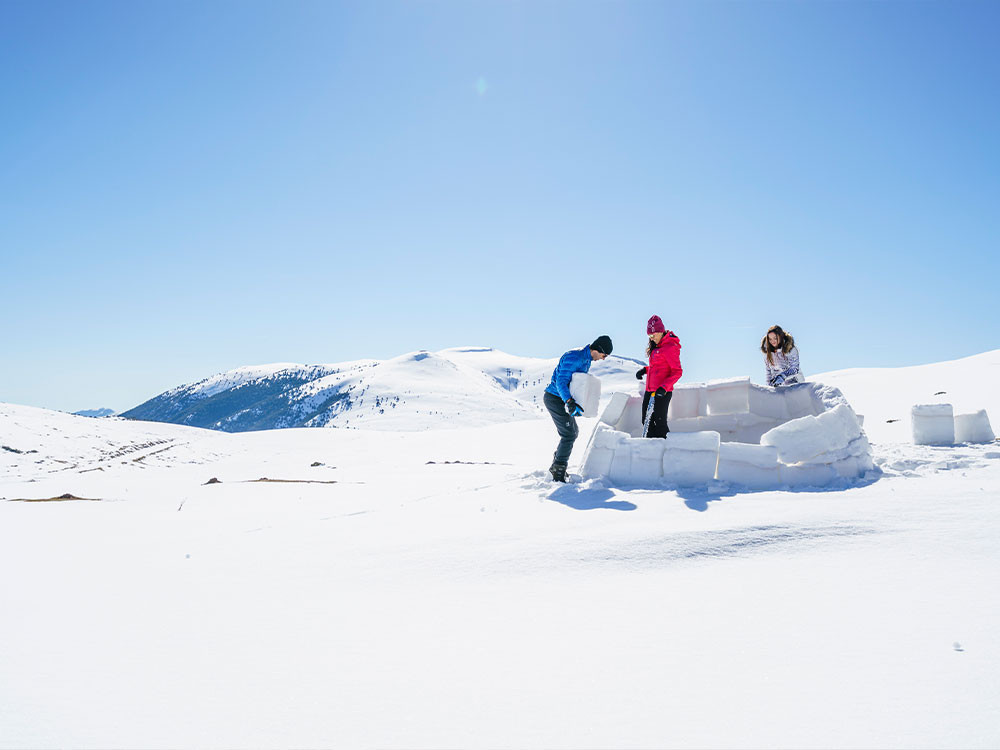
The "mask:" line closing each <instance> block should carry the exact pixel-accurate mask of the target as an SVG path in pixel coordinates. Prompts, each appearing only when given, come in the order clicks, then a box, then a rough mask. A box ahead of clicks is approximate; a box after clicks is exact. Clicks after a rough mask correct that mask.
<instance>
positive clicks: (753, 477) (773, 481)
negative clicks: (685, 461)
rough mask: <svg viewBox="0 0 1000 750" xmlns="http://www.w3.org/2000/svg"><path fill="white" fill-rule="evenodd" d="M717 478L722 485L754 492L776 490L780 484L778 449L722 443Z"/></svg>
mask: <svg viewBox="0 0 1000 750" xmlns="http://www.w3.org/2000/svg"><path fill="white" fill-rule="evenodd" d="M717 477H718V478H719V479H720V480H721V481H723V482H729V483H730V484H739V485H742V486H744V487H748V488H750V489H754V490H766V489H769V488H771V487H777V486H778V485H779V484H781V477H780V476H779V474H778V449H777V448H775V447H774V446H771V445H751V444H750V443H722V444H721V445H720V446H719V469H718V473H717Z"/></svg>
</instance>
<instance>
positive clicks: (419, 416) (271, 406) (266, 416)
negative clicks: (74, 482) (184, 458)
mask: <svg viewBox="0 0 1000 750" xmlns="http://www.w3.org/2000/svg"><path fill="white" fill-rule="evenodd" d="M556 362H557V360H556V359H536V358H531V357H519V356H515V355H511V354H507V353H505V352H501V351H498V350H495V349H489V348H482V347H463V348H456V349H445V350H444V351H440V352H427V351H420V352H411V353H409V354H404V355H402V356H400V357H395V358H393V359H389V360H384V361H377V360H362V361H358V362H344V363H340V364H331V365H296V364H288V363H283V364H272V365H262V366H256V367H242V368H239V369H237V370H231V371H229V372H225V373H221V374H219V375H215V376H213V377H210V378H206V379H205V380H201V381H199V382H197V383H193V384H190V385H184V386H179V387H177V388H174V389H171V390H169V391H167V392H166V393H163V394H161V395H159V396H156V397H155V398H153V399H151V400H149V401H147V402H145V403H144V404H141V405H140V406H137V407H135V408H134V409H131V410H129V411H127V412H124V413H123V414H122V416H124V417H126V418H129V419H141V420H149V421H157V422H171V423H174V424H184V425H189V426H192V427H206V428H210V429H216V430H222V431H225V432H245V431H248V430H263V429H277V428H288V427H354V428H356V427H364V428H369V429H381V430H404V431H406V430H426V429H436V428H441V427H447V428H452V429H454V428H458V427H475V426H480V425H486V424H497V423H502V422H508V421H511V420H520V419H533V418H538V417H542V416H544V410H543V409H542V407H541V400H542V392H543V391H544V390H545V387H546V386H547V385H548V383H549V379H550V378H551V376H552V370H553V368H554V367H555V365H556ZM637 367H639V363H637V362H636V361H635V360H630V359H625V358H621V357H616V356H612V357H609V358H608V359H607V360H604V361H602V362H597V363H595V364H594V366H593V367H592V369H591V372H592V373H593V374H594V375H597V376H599V377H600V378H601V380H602V384H603V386H604V388H605V390H606V392H608V393H610V392H611V391H612V390H623V389H628V390H629V391H632V390H634V389H635V388H636V381H635V379H634V373H635V370H636V368H637Z"/></svg>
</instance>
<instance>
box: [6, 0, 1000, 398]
mask: <svg viewBox="0 0 1000 750" xmlns="http://www.w3.org/2000/svg"><path fill="white" fill-rule="evenodd" d="M998 33H1000V4H998V3H993V2H982V3H976V2H940V3H930V2H913V3H906V2H878V3H852V2H816V3H813V2H767V3H755V2H726V3H713V2H693V3H684V2H661V3H656V2H641V3H626V2H599V3H588V2H542V3H507V2H504V3H474V2H411V3H391V2H358V3H332V2H280V3H279V2H266V3H262V2H250V1H245V0H240V2H173V1H172V2H158V1H150V2H138V3H137V2H120V3H117V2H116V3H108V2H75V1H74V2H55V3H53V2H38V1H34V0H33V1H31V2H27V1H21V0H13V1H12V0H0V106H2V112H3V116H2V117H0V315H2V320H3V322H4V326H3V330H4V336H3V344H2V348H0V401H8V402H13V403H22V404H31V405H36V406H44V407H49V408H57V409H65V410H76V409H84V408H95V407H101V406H109V407H111V408H114V409H116V410H123V409H126V408H129V407H132V406H135V405H136V404H138V403H140V402H142V401H144V400H146V399H147V398H150V397H152V396H153V395H155V394H157V393H159V392H161V391H163V390H165V389H167V388H169V387H172V386H174V385H178V384H181V383H185V382H190V381H193V380H197V379H200V378H202V377H205V376H207V375H211V374H213V373H215V372H219V371H222V370H226V369H230V368H233V367H237V366H241V365H246V364H260V363H266V362H280V361H288V362H303V363H317V362H337V361H342V360H349V359H357V358H365V357H375V358H384V357H391V356H395V355H398V354H401V353H404V352H406V351H412V350H415V349H431V350H434V349H440V348H445V347H450V346H460V345H466V344H476V345H489V346H494V347H497V348H500V349H504V350H506V351H509V352H511V353H515V354H521V355H529V356H549V357H555V356H558V355H559V354H561V353H562V352H563V351H565V350H566V349H568V348H571V347H574V346H580V345H583V344H584V343H588V342H589V341H591V340H592V339H593V338H594V337H595V336H596V335H598V334H601V333H607V334H609V335H611V336H612V337H613V339H614V340H615V344H616V352H617V353H622V354H625V355H628V356H635V357H639V356H641V354H642V347H643V346H644V343H645V321H646V319H647V318H648V316H649V315H651V314H653V313H656V314H658V315H660V316H661V317H662V318H663V319H664V320H665V321H666V323H667V326H668V327H670V328H672V329H673V330H674V331H676V332H677V334H678V335H679V336H680V338H681V341H682V343H683V346H684V348H683V352H682V355H683V360H684V365H685V369H686V375H685V379H690V380H702V379H707V378H713V377H729V376H735V375H740V374H750V375H752V376H753V377H754V378H755V379H756V380H759V379H760V370H761V365H760V353H759V351H758V350H757V347H758V344H759V341H760V337H761V335H762V334H763V332H764V330H766V328H767V327H768V326H769V325H771V324H772V323H780V324H781V325H783V326H785V327H786V328H787V329H789V330H790V331H792V332H793V333H794V334H795V336H796V338H797V340H798V342H799V348H800V351H801V354H802V360H803V368H804V370H805V371H806V373H807V374H808V373H810V372H814V373H815V372H820V371H826V370H832V369H841V368H846V367H870V366H899V365H909V364H920V363H926V362H933V361H940V360H946V359H954V358H957V357H961V356H966V355H970V354H975V353H978V352H982V351H986V350H989V349H996V348H998V347H1000V326H998V322H1000V314H998V308H997V303H996V301H995V292H996V290H997V278H1000V261H998V259H997V253H996V251H997V249H998V238H1000V97H998V96H997V91H1000V56H998V55H997V54H996V39H997V37H998Z"/></svg>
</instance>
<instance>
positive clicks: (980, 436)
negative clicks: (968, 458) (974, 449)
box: [955, 409, 995, 443]
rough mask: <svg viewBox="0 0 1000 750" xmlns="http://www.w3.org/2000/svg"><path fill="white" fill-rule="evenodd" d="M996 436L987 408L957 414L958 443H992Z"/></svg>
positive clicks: (956, 433)
mask: <svg viewBox="0 0 1000 750" xmlns="http://www.w3.org/2000/svg"><path fill="white" fill-rule="evenodd" d="M994 438H995V435H994V434H993V428H992V427H991V426H990V418H989V417H988V416H987V414H986V410H985V409H980V410H979V411H977V412H974V413H972V414H956V415H955V442H956V443H992V442H993V440H994Z"/></svg>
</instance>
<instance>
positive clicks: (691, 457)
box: [663, 432, 721, 485]
mask: <svg viewBox="0 0 1000 750" xmlns="http://www.w3.org/2000/svg"><path fill="white" fill-rule="evenodd" d="M663 442H664V443H665V450H664V452H663V480H664V481H665V482H668V483H670V484H678V485H692V484H705V483H706V482H710V481H712V480H713V479H715V471H716V468H717V467H718V465H719V445H720V444H721V440H720V438H719V433H717V432H670V433H668V434H667V437H666V438H665V439H664V440H663Z"/></svg>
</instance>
